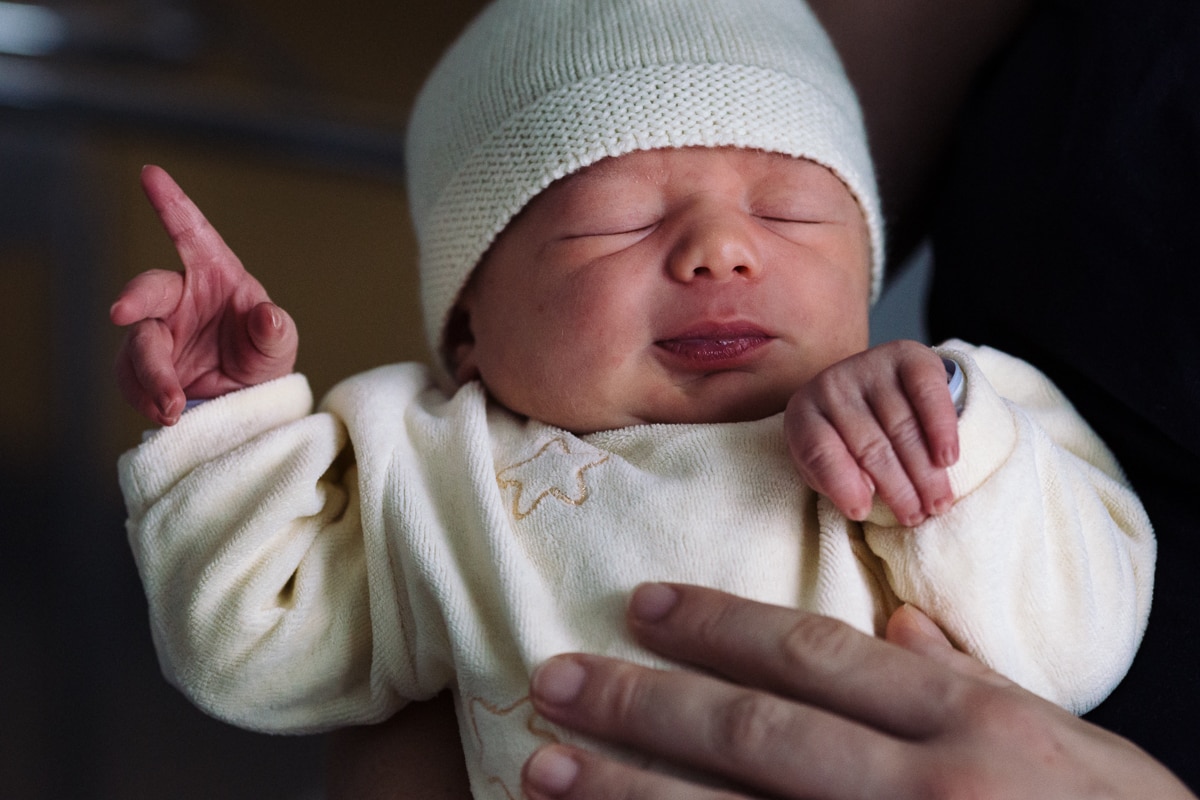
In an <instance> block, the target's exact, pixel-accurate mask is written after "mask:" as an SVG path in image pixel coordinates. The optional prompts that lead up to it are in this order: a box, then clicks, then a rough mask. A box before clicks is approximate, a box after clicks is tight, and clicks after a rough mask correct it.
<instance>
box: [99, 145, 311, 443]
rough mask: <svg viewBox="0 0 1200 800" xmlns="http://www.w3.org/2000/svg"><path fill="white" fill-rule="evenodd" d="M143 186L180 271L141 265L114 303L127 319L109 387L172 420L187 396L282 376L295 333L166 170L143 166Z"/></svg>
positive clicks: (120, 318) (117, 315)
mask: <svg viewBox="0 0 1200 800" xmlns="http://www.w3.org/2000/svg"><path fill="white" fill-rule="evenodd" d="M142 188H143V189H145V191H146V196H147V197H148V198H149V199H150V203H151V205H153V206H154V210H155V211H156V212H157V213H158V218H159V220H160V221H161V222H162V224H163V227H164V228H166V230H167V233H168V234H170V236H171V240H172V241H173V242H174V243H175V250H176V251H177V252H178V253H179V258H180V260H181V261H182V262H183V272H182V273H180V272H170V271H166V270H151V271H149V272H143V273H142V274H140V275H138V276H137V277H135V278H134V279H133V280H131V281H130V282H129V283H128V284H127V285H126V286H125V288H124V289H123V290H122V291H121V294H120V295H119V296H118V297H117V301H116V302H115V303H113V306H112V309H111V310H110V311H109V316H110V318H111V319H112V321H113V322H114V323H115V324H117V325H121V326H129V331H128V332H127V333H126V336H125V341H124V343H123V344H122V345H121V350H120V353H119V354H118V356H117V385H118V386H119V388H120V390H121V394H122V395H123V396H124V397H125V399H126V400H127V401H128V402H129V404H130V405H132V406H133V407H134V408H135V409H137V410H138V411H140V412H141V413H142V414H145V415H146V416H147V417H149V418H150V419H151V420H153V421H155V422H157V423H159V424H162V425H173V424H175V423H176V422H177V421H178V420H179V415H180V414H182V413H183V409H184V404H185V402H186V400H187V399H188V398H191V399H202V398H210V397H217V396H218V395H222V394H226V393H228V392H231V391H234V390H235V389H241V388H243V387H246V386H251V385H253V384H256V383H263V382H264V381H268V380H271V379H273V378H279V377H282V376H284V375H287V374H288V373H289V372H291V370H292V366H293V365H294V364H295V362H296V351H297V348H298V345H299V336H298V334H297V332H296V326H295V324H294V323H293V322H292V319H291V317H289V316H288V315H287V313H286V312H284V310H283V309H282V308H280V307H279V306H277V305H275V304H274V303H272V302H271V300H270V298H269V297H267V293H266V291H265V290H264V289H263V287H262V285H261V284H260V283H259V282H258V281H257V280H255V279H254V278H253V277H251V275H250V274H249V273H248V272H246V270H245V269H244V268H243V267H242V263H241V261H239V260H238V258H237V256H235V255H234V254H233V251H232V250H230V249H229V247H228V246H227V245H226V244H225V242H224V241H223V240H222V239H221V236H220V235H219V234H218V233H217V232H216V230H215V229H214V228H213V227H212V225H210V224H209V223H208V220H206V219H205V218H204V215H203V214H201V213H200V209H198V208H196V206H195V204H194V203H192V201H191V200H190V199H188V196H187V195H186V194H184V193H183V190H182V189H180V188H179V186H178V185H177V184H176V183H175V181H173V180H172V179H171V177H170V176H169V175H167V173H166V172H164V171H163V170H161V169H159V168H158V167H146V168H145V169H144V170H143V171H142Z"/></svg>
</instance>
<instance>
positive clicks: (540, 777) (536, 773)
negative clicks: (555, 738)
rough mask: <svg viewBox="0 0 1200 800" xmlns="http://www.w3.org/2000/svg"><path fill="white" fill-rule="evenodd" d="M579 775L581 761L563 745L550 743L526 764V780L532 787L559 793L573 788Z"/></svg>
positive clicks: (541, 790)
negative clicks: (573, 756) (572, 755)
mask: <svg viewBox="0 0 1200 800" xmlns="http://www.w3.org/2000/svg"><path fill="white" fill-rule="evenodd" d="M578 776H579V762H578V761H576V760H575V759H574V758H572V757H571V756H570V754H569V753H568V752H567V750H565V749H564V748H562V747H558V746H556V745H548V746H546V747H543V748H542V749H541V750H538V751H537V752H536V753H534V754H533V756H532V757H531V758H530V759H529V762H528V763H527V764H526V765H525V782H526V783H527V784H528V785H529V787H530V788H531V789H535V790H537V791H539V792H545V793H546V794H551V795H558V794H562V793H563V792H565V791H567V790H568V789H570V788H571V785H572V784H574V783H575V778H577V777H578Z"/></svg>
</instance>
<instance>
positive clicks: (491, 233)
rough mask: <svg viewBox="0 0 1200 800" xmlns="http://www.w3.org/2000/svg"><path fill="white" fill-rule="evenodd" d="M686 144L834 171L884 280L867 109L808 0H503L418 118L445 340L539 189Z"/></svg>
mask: <svg viewBox="0 0 1200 800" xmlns="http://www.w3.org/2000/svg"><path fill="white" fill-rule="evenodd" d="M688 146H702V147H745V148H755V149H759V150H766V151H770V152H776V153H783V154H787V155H792V156H802V157H804V158H809V159H812V160H813V161H816V162H818V163H820V164H823V165H825V166H827V167H829V168H830V169H832V170H833V171H834V172H835V173H836V174H837V175H838V176H839V177H840V178H841V179H842V180H843V181H844V182H845V183H846V185H847V186H848V187H849V188H850V190H851V191H852V192H853V193H854V195H855V196H856V197H857V199H858V202H859V205H860V206H861V207H862V210H863V215H864V216H865V218H866V221H867V225H868V228H869V229H870V233H871V238H872V247H873V255H874V263H873V267H872V268H873V287H874V289H873V293H872V296H873V297H874V296H876V295H877V294H878V291H879V287H880V284H881V282H882V275H883V231H882V220H881V215H880V209H879V199H878V192H877V189H876V186H875V177H874V170H873V168H872V164H871V160H870V156H869V154H868V151H867V142H866V133H865V131H864V129H863V124H862V115H861V112H860V111H859V107H858V101H857V99H856V97H855V95H854V91H853V89H852V88H851V86H850V83H849V81H848V80H847V78H846V75H845V73H844V72H843V70H842V66H841V62H840V61H839V59H838V56H837V53H836V52H835V50H834V48H833V45H832V43H831V42H830V41H829V38H828V37H827V36H826V34H825V32H824V30H823V29H822V28H821V26H820V24H819V23H818V21H817V19H816V17H815V16H814V15H813V13H812V12H811V11H810V10H809V8H808V6H807V5H806V4H805V3H804V2H802V0H497V1H496V2H494V3H493V4H492V5H491V6H489V7H488V8H486V9H485V10H484V11H483V13H482V14H481V15H480V16H479V17H478V18H476V19H475V20H474V21H473V22H472V23H471V25H470V26H468V28H467V29H466V30H465V31H464V32H463V34H462V35H461V36H460V37H459V39H458V41H456V42H455V43H454V45H452V46H451V48H450V49H449V50H448V51H447V53H446V54H445V56H443V58H442V60H441V62H440V63H439V64H438V66H437V68H436V69H435V70H434V72H433V74H432V75H431V76H430V77H429V80H428V81H427V82H426V84H425V86H424V88H423V89H422V91H421V93H420V95H419V97H418V98H417V103H416V106H415V107H414V109H413V114H412V118H411V120H410V123H409V129H408V141H407V156H406V160H407V164H408V192H409V203H410V206H411V209H412V215H413V221H414V223H415V226H416V231H417V240H418V244H419V246H420V269H421V293H422V304H423V309H424V314H425V331H426V335H427V336H428V338H429V342H430V344H431V346H432V347H433V348H434V351H435V353H436V354H437V355H438V356H439V357H441V356H443V355H444V354H443V353H442V336H443V333H444V330H445V326H446V323H447V320H448V318H449V314H450V311H451V309H452V307H453V305H454V303H455V302H456V300H457V298H458V294H459V292H460V291H461V290H462V288H463V286H464V284H465V283H466V281H467V278H468V277H469V276H470V274H471V271H472V270H473V269H474V268H475V266H476V264H477V263H478V262H479V260H480V259H481V258H482V257H483V255H484V253H485V252H486V251H487V249H488V247H489V246H490V245H491V243H492V241H493V240H494V239H495V237H496V236H497V235H498V234H499V233H500V232H501V231H502V230H504V228H505V226H506V225H508V223H509V221H510V220H512V218H513V217H514V216H515V215H516V214H517V213H518V212H519V211H520V210H521V209H522V208H523V207H524V206H525V204H526V203H528V202H529V201H530V200H531V199H532V198H533V197H534V196H536V195H537V194H538V193H540V192H541V191H542V190H544V189H545V188H546V187H547V186H549V185H550V184H551V183H552V182H554V181H555V180H558V179H559V178H562V177H564V176H566V175H569V174H571V173H573V172H575V171H577V170H579V169H581V168H583V167H585V166H587V165H589V164H591V163H593V162H595V161H598V160H600V159H602V158H605V157H608V156H619V155H623V154H625V153H630V152H633V151H637V150H652V149H659V148H667V147H688Z"/></svg>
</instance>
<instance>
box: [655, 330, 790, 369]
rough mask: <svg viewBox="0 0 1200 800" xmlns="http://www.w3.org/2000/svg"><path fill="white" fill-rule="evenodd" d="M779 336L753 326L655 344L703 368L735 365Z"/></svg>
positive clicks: (689, 333)
mask: <svg viewBox="0 0 1200 800" xmlns="http://www.w3.org/2000/svg"><path fill="white" fill-rule="evenodd" d="M774 338H775V337H773V336H771V335H769V334H767V333H765V332H763V331H761V330H759V329H757V328H752V327H744V328H727V327H715V328H711V329H697V330H692V331H687V332H685V333H683V334H681V335H678V336H673V337H671V338H669V339H661V340H659V341H658V342H656V343H655V344H657V345H658V346H659V347H660V348H662V349H663V350H665V351H667V352H668V353H670V354H671V355H673V356H675V357H676V358H678V359H680V360H682V361H684V362H690V363H693V364H696V365H700V366H713V365H716V364H722V363H724V364H728V365H730V366H733V365H735V364H736V363H737V362H741V361H745V360H747V359H748V358H749V357H750V356H751V355H753V354H754V353H755V352H756V351H757V350H758V349H759V348H761V347H764V346H765V345H767V344H769V343H770V342H772V341H773V340H774Z"/></svg>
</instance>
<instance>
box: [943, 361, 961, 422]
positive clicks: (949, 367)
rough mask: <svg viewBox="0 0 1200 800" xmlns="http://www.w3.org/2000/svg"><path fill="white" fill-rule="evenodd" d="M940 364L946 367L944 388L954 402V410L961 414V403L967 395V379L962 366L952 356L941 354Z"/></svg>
mask: <svg viewBox="0 0 1200 800" xmlns="http://www.w3.org/2000/svg"><path fill="white" fill-rule="evenodd" d="M942 366H944V367H945V368H946V388H948V389H949V390H950V399H951V400H952V401H953V402H954V410H955V411H956V412H958V414H959V415H960V416H961V415H962V411H963V404H964V403H965V402H966V396H967V380H966V376H965V374H964V373H963V368H962V367H960V366H959V365H958V362H957V361H955V360H954V359H952V358H946V357H945V356H942Z"/></svg>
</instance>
